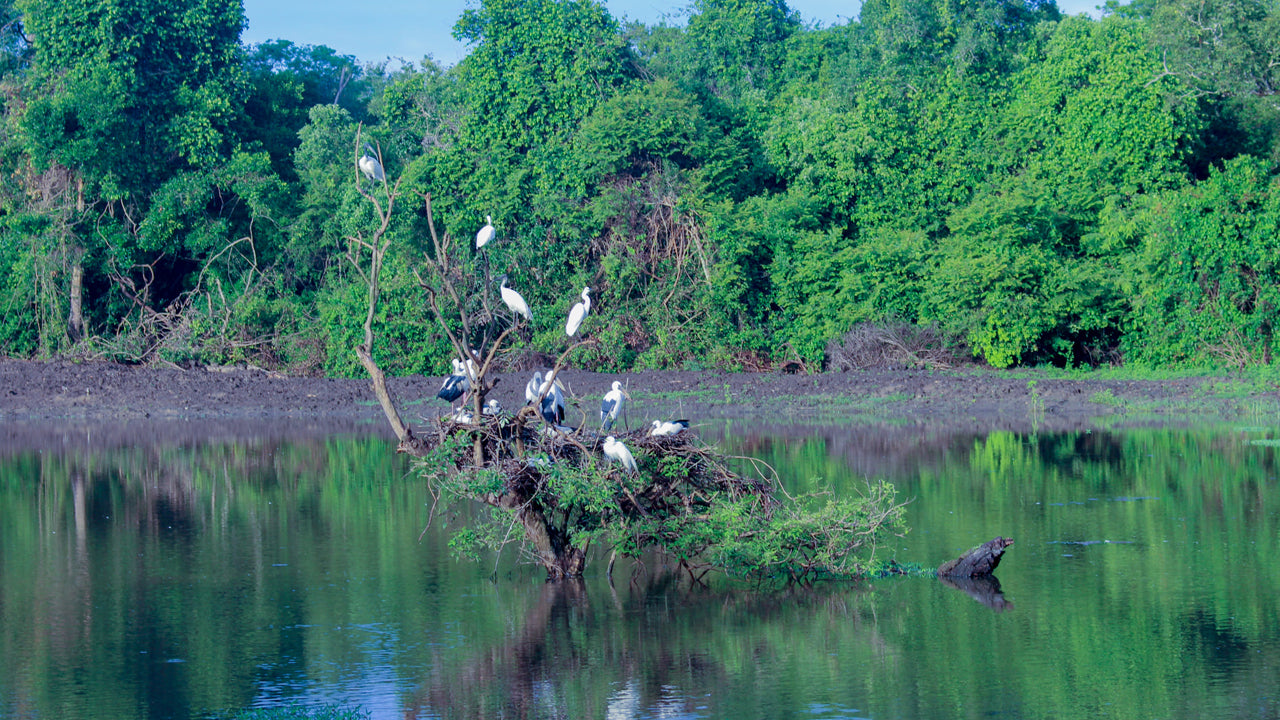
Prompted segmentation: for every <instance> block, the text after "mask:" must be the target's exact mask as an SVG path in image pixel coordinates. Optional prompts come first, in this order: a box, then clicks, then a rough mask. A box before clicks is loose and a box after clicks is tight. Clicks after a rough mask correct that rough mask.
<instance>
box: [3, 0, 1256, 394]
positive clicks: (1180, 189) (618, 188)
mask: <svg viewBox="0 0 1280 720" xmlns="http://www.w3.org/2000/svg"><path fill="white" fill-rule="evenodd" d="M689 13H690V14H689V16H688V19H687V22H685V23H684V24H682V25H676V24H659V25H654V26H644V25H638V24H631V25H625V26H624V25H622V24H620V23H619V22H618V20H617V19H615V18H613V17H612V16H611V15H610V14H609V12H608V10H607V9H606V8H605V7H604V5H603V4H602V3H601V2H598V1H597V0H538V1H537V2H517V1H516V0H482V1H481V2H478V3H476V4H474V5H472V6H470V7H469V8H468V9H467V10H466V11H465V12H464V13H463V14H462V15H461V17H459V18H458V19H457V22H456V25H455V34H456V36H457V37H458V38H460V39H463V40H465V41H467V42H468V43H469V44H470V46H471V50H470V53H469V55H468V56H467V57H466V58H465V59H464V60H463V61H461V62H460V63H459V64H458V65H456V66H454V67H448V68H446V67H442V66H440V65H438V64H437V63H435V62H433V61H431V60H430V59H424V60H422V61H421V62H420V63H417V64H414V65H406V66H398V67H397V66H393V65H390V64H388V63H385V62H384V63H381V64H377V63H375V64H367V63H366V64H362V63H360V62H359V61H358V60H357V59H355V58H353V57H349V56H345V55H342V54H340V53H339V52H337V51H335V50H333V49H330V48H326V47H312V46H306V45H299V44H295V43H293V42H290V41H289V40H288V39H279V40H274V41H271V42H267V43H261V44H258V45H254V46H243V45H242V44H241V42H240V33H241V31H242V30H243V28H244V24H245V21H244V11H243V7H242V5H241V3H240V2H238V0H200V1H199V2H191V3H184V4H174V3H164V2H159V0H105V1H95V2H89V1H88V0H71V1H67V2H64V1H58V2H54V1H53V0H14V1H13V2H5V3H0V87H3V89H4V94H3V98H4V100H3V101H4V117H3V123H4V125H3V133H0V149H2V150H3V152H0V166H2V167H3V171H4V174H5V176H6V177H7V178H9V180H10V181H9V182H7V183H5V184H4V185H3V187H0V302H2V303H3V307H4V308H5V310H6V312H4V313H3V314H0V352H4V353H6V354H9V355H18V356H49V355H55V354H59V353H68V352H74V353H83V354H93V355H98V356H103V357H109V358H114V359H118V360H125V361H130V362H149V361H157V360H158V361H169V362H177V363H187V362H194V363H226V362H237V361H244V362H253V363H256V364H260V365H265V366H270V367H280V368H285V369H288V370H291V371H294V372H312V373H331V374H342V375H348V374H355V373H358V372H360V368H359V364H358V363H357V362H356V361H355V359H354V358H353V357H351V355H350V351H349V348H350V347H351V341H352V339H353V338H355V337H357V336H358V335H359V333H360V327H359V324H360V323H359V320H358V318H361V317H362V307H363V305H364V297H363V295H362V290H361V288H362V284H361V280H360V278H359V277H358V276H357V274H356V273H355V270H354V266H353V265H352V263H350V262H348V261H346V260H344V259H343V258H345V257H346V255H347V253H348V252H349V250H350V248H349V243H348V241H347V238H349V237H350V236H352V234H353V233H354V232H355V231H356V229H358V228H361V227H364V226H366V225H367V223H368V222H369V221H370V219H371V216H370V210H369V208H368V204H367V203H366V202H364V199H363V198H362V197H361V196H360V195H359V194H358V193H357V192H356V190H355V189H354V187H353V183H352V180H353V178H354V176H355V173H356V172H357V171H356V168H355V161H356V155H355V154H353V152H356V148H355V145H354V139H355V136H356V133H357V132H358V131H359V132H360V133H362V137H363V138H365V139H366V140H369V141H371V142H372V143H373V144H374V145H376V147H377V149H378V150H379V151H380V154H381V158H380V159H381V162H382V163H383V164H384V165H385V166H386V168H387V170H388V173H389V174H392V175H394V176H395V177H397V178H401V182H402V183H403V186H402V190H403V192H404V193H405V194H406V196H410V197H413V196H418V195H424V194H427V193H430V194H431V196H432V198H433V203H434V209H435V221H436V223H437V224H438V225H439V226H440V228H441V229H442V230H443V231H445V232H448V233H450V234H451V235H452V236H454V237H460V238H464V237H470V236H472V235H474V233H475V231H476V230H477V229H478V228H479V227H480V226H481V225H482V224H483V222H484V218H485V216H490V217H492V218H493V224H494V226H495V227H496V229H497V239H496V240H495V241H494V242H492V243H490V244H489V245H488V246H487V247H486V255H485V256H484V257H483V258H481V257H479V256H476V255H468V256H467V259H468V262H472V263H483V264H482V265H476V266H475V268H476V269H484V270H487V271H488V272H490V277H494V278H496V277H497V276H499V275H501V274H504V273H505V274H507V275H508V276H509V277H510V278H511V281H512V283H513V284H514V285H517V286H519V287H521V288H523V289H524V292H525V297H526V299H527V300H528V302H529V303H530V305H531V306H532V307H534V308H535V311H534V321H533V323H532V326H531V327H530V328H529V332H528V333H526V334H522V335H521V336H520V337H519V338H516V339H515V342H514V343H511V344H509V348H508V350H507V356H506V358H505V359H506V361H509V362H510V363H512V364H515V363H517V362H519V360H520V358H528V357H539V356H542V355H546V354H549V353H554V352H555V351H556V349H557V348H558V347H559V345H560V341H561V338H562V335H561V334H560V333H561V332H562V326H563V320H564V315H565V313H567V312H568V309H569V307H570V306H571V305H572V303H573V302H574V301H575V300H576V298H577V294H578V293H579V292H580V290H581V288H582V287H585V286H590V287H591V288H593V299H594V301H595V303H596V305H595V307H594V308H593V310H592V318H593V319H594V320H595V321H596V322H597V323H598V324H597V325H596V334H595V337H596V338H597V339H598V340H599V341H600V342H599V344H598V345H591V346H584V347H582V348H579V349H578V350H576V351H575V355H574V356H573V357H572V362H573V363H574V364H575V365H576V366H579V367H583V368H588V369H598V370H624V369H629V368H663V367H685V368H699V367H723V368H734V369H741V368H750V369H765V368H772V367H778V366H781V365H782V364H785V363H800V364H801V365H803V366H805V367H810V368H815V367H821V366H822V365H823V363H824V362H825V361H827V360H828V359H829V358H828V353H827V349H828V347H831V346H832V343H840V342H841V341H842V338H845V337H846V336H848V335H849V334H850V333H851V332H853V331H854V330H855V329H856V328H859V327H862V326H865V325H868V324H872V325H884V326H890V325H895V324H896V325H903V324H907V325H914V326H916V327H918V328H928V329H931V330H933V331H936V332H931V333H928V334H920V335H919V336H920V337H925V336H926V335H927V336H928V337H930V338H934V340H933V342H940V343H943V344H946V345H947V346H948V348H947V349H948V350H949V351H950V353H951V356H952V357H958V356H967V357H970V358H972V359H973V360H974V361H976V362H982V363H986V364H989V365H992V366H997V367H1009V366H1016V365H1025V364H1039V363H1053V364H1057V365H1061V366H1076V365H1081V364H1093V365H1097V364H1118V363H1130V364H1147V365H1160V366H1168V365H1181V364H1196V363H1225V364H1228V365H1232V366H1241V365H1250V364H1259V363H1269V362H1271V360H1272V358H1273V357H1274V354H1275V350H1276V349H1277V348H1276V347H1275V343H1276V342H1277V341H1276V339H1275V333H1274V332H1273V331H1272V328H1273V327H1274V326H1275V324H1276V313H1277V307H1276V304H1275V302H1274V301H1273V297H1272V296H1273V295H1275V292H1276V291H1275V287H1276V284H1275V283H1276V280H1275V279H1274V277H1273V275H1274V273H1273V271H1272V267H1271V262H1270V260H1269V258H1270V255H1269V254H1268V253H1269V250H1268V248H1269V247H1270V244H1271V242H1272V240H1273V239H1274V237H1276V236H1277V225H1276V223H1277V220H1276V213H1275V208H1274V207H1273V206H1274V204H1275V203H1274V198H1275V197H1276V196H1277V194H1278V193H1277V183H1280V180H1277V170H1278V169H1280V101H1278V100H1277V97H1280V96H1278V95H1277V87H1278V86H1280V79H1278V78H1280V76H1278V75H1277V73H1278V72H1280V61H1278V58H1280V40H1277V38H1280V7H1277V6H1276V4H1275V3H1274V2H1267V1H1264V0H1248V1H1244V2H1240V1H1235V0H1215V1H1214V2H1200V1H1197V2H1194V3H1193V2H1190V0H1150V1H1146V0H1144V1H1143V2H1136V1H1135V2H1132V3H1127V4H1124V3H1119V2H1115V1H1114V0H1113V2H1110V3H1108V5H1107V6H1106V8H1105V11H1104V13H1103V16H1102V17H1101V18H1100V19H1091V18H1087V17H1083V16H1077V17H1064V16H1063V15H1062V14H1061V13H1060V12H1059V10H1058V8H1057V7H1056V5H1055V4H1054V3H1053V2H1051V1H1041V0H982V1H981V2H954V1H951V0H931V1H930V2H925V3H909V2H898V1H897V0H869V1H868V2H866V3H864V4H863V6H862V9H861V14H860V15H859V17H857V18H855V19H851V20H849V21H847V22H843V23H841V24H837V25H834V26H830V27H819V26H816V25H814V24H812V23H809V22H807V21H806V19H805V18H803V17H801V16H800V15H799V14H797V13H796V12H795V11H794V10H792V9H791V8H790V7H789V6H788V5H787V4H786V3H785V2H783V1H782V0H697V1H696V2H694V3H693V4H692V5H691V6H690V7H689ZM356 154H358V153H356ZM386 233H387V238H388V239H389V240H390V242H391V245H390V249H389V251H388V255H387V258H386V267H385V269H384V273H385V275H384V281H383V287H382V292H383V305H382V307H383V311H382V312H383V313H384V320H385V322H386V327H385V328H384V330H383V332H381V333H380V334H379V336H378V339H377V342H378V343H379V345H380V346H381V347H380V348H379V354H380V356H381V357H383V358H384V359H385V360H384V362H385V365H386V369H387V370H388V371H389V372H392V373H399V372H424V373H432V374H438V373H441V372H443V371H445V369H446V368H447V367H448V359H449V357H450V347H449V343H448V342H447V340H446V338H445V337H443V335H442V334H441V333H440V331H439V330H438V329H437V328H435V327H433V326H432V324H431V323H430V322H429V321H428V320H429V319H428V317H427V314H426V310H425V308H423V307H422V306H421V304H420V302H419V301H418V299H417V298H416V292H417V283H416V280H415V278H414V272H415V269H417V268H419V267H420V266H421V264H422V261H423V258H424V257H430V256H431V253H432V252H433V249H432V247H431V244H430V242H429V241H428V234H427V229H426V218H425V217H424V214H423V212H422V210H421V209H420V207H419V205H418V204H416V203H400V204H398V205H397V206H396V207H395V208H394V211H393V212H392V215H391V217H390V219H389V223H388V226H387V230H386Z"/></svg>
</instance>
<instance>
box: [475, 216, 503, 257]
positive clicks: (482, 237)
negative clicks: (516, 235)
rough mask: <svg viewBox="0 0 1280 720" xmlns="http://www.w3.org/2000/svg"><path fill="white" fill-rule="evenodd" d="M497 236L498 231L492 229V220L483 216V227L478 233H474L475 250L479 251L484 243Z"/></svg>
mask: <svg viewBox="0 0 1280 720" xmlns="http://www.w3.org/2000/svg"><path fill="white" fill-rule="evenodd" d="M497 234H498V231H497V230H495V229H494V228H493V218H492V217H490V216H488V215H485V216H484V227H482V228H480V230H479V232H477V233H476V249H477V250H479V249H480V248H482V247H484V245H485V243H487V242H489V241H490V240H492V239H493V236H494V235H497Z"/></svg>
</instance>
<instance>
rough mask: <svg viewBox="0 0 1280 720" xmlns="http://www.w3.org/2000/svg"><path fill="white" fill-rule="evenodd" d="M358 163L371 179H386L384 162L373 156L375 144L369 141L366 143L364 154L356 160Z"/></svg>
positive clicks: (365, 174) (361, 170)
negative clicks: (383, 169)
mask: <svg viewBox="0 0 1280 720" xmlns="http://www.w3.org/2000/svg"><path fill="white" fill-rule="evenodd" d="M356 165H357V166H358V167H359V168H360V172H362V173H364V176H365V177H367V178H369V179H370V180H386V179H387V174H386V173H384V172H383V171H382V163H380V162H378V158H376V157H374V156H373V146H372V145H370V144H369V143H365V144H364V154H363V155H361V156H360V159H359V160H357V161H356Z"/></svg>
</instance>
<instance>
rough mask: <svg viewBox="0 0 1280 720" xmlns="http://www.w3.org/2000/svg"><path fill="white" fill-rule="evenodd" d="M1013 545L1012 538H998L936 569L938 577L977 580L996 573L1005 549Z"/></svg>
mask: <svg viewBox="0 0 1280 720" xmlns="http://www.w3.org/2000/svg"><path fill="white" fill-rule="evenodd" d="M1012 544H1013V538H1004V537H998V538H995V539H994V540H988V541H987V542H985V543H983V544H981V545H979V546H978V547H976V548H974V549H972V550H970V551H969V552H967V553H965V554H963V555H961V556H960V557H958V558H956V559H955V560H950V561H948V562H945V563H943V564H942V566H941V567H939V568H938V577H952V578H957V577H960V578H977V577H987V576H989V575H990V574H991V573H993V572H995V571H996V566H997V565H999V564H1000V557H1001V556H1002V555H1004V551H1005V548H1007V547H1009V546H1010V545H1012Z"/></svg>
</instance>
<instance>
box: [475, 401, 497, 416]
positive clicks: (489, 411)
mask: <svg viewBox="0 0 1280 720" xmlns="http://www.w3.org/2000/svg"><path fill="white" fill-rule="evenodd" d="M480 413H481V414H482V415H501V414H502V403H499V402H498V401H497V400H494V399H493V398H490V399H489V401H488V402H486V403H485V404H484V409H482V410H481V411H480Z"/></svg>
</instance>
